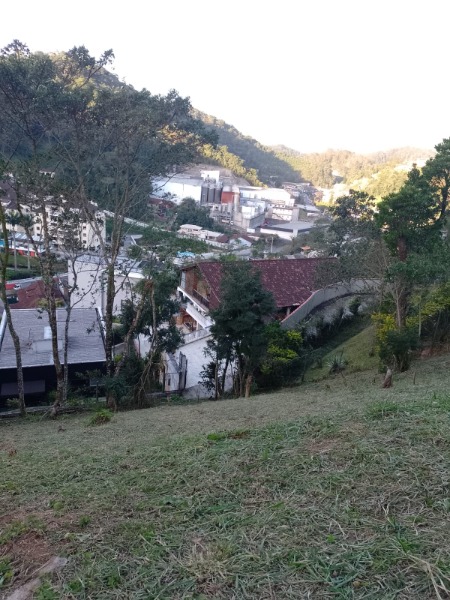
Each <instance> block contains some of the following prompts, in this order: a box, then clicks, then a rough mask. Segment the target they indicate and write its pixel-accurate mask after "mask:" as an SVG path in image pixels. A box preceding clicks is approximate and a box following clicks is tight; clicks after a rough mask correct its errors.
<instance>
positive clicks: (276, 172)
mask: <svg viewBox="0 0 450 600" xmlns="http://www.w3.org/2000/svg"><path fill="white" fill-rule="evenodd" d="M194 116H195V117H196V118H197V119H200V120H201V121H203V123H204V124H205V125H207V126H208V127H210V128H212V129H213V131H214V132H215V133H216V134H217V136H218V140H219V146H218V147H217V148H216V149H215V152H212V150H211V149H209V148H208V149H207V151H206V153H205V157H206V158H210V159H211V160H214V161H216V162H218V164H220V165H222V166H224V167H226V168H228V169H232V170H233V171H234V172H235V173H236V175H239V176H241V177H245V178H246V179H248V180H249V181H250V182H251V183H254V184H255V185H257V181H256V179H257V180H259V181H261V182H262V183H265V184H267V185H275V186H276V185H280V184H281V182H283V181H294V182H299V181H301V175H300V173H299V172H298V171H297V170H296V169H295V167H293V166H292V165H290V164H289V162H288V161H287V160H286V159H285V158H284V157H279V156H277V155H276V153H275V152H274V151H272V150H271V149H270V148H268V147H266V146H263V145H262V144H260V143H259V142H258V141H256V140H255V139H253V138H252V137H249V136H245V135H243V134H242V133H241V132H240V131H238V130H237V129H236V127H233V125H229V124H228V123H225V121H222V120H220V119H217V118H216V117H212V116H211V115H207V114H205V113H202V112H200V111H197V110H195V111H194ZM233 162H234V163H235V164H236V165H238V171H236V170H235V168H234V166H231V165H232V164H233ZM242 169H244V170H243V171H242Z"/></svg>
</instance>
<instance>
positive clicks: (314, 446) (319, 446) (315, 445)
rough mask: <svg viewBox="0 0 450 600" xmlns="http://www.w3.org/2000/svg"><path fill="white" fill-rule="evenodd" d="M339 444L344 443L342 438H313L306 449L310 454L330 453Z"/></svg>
mask: <svg viewBox="0 0 450 600" xmlns="http://www.w3.org/2000/svg"><path fill="white" fill-rule="evenodd" d="M338 445H342V440H337V439H333V438H327V439H326V440H312V441H311V442H309V443H308V444H307V445H306V447H305V449H306V451H307V452H308V453H309V454H328V452H331V451H332V450H334V449H335V448H337V446H338Z"/></svg>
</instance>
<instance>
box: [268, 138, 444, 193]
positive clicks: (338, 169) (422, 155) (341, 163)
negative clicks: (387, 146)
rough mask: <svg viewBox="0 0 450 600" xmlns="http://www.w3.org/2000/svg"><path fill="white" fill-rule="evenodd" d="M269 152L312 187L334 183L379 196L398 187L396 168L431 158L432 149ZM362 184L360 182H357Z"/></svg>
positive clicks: (281, 148) (275, 149)
mask: <svg viewBox="0 0 450 600" xmlns="http://www.w3.org/2000/svg"><path fill="white" fill-rule="evenodd" d="M272 150H273V152H274V153H275V154H276V155H277V157H278V158H279V159H281V160H285V161H286V162H287V163H289V164H290V165H291V167H292V168H293V169H294V170H295V171H296V172H297V173H298V174H300V176H301V177H302V179H304V180H306V181H310V182H311V183H312V184H313V185H315V186H316V187H323V188H329V187H331V186H332V185H333V184H334V183H339V182H342V183H345V184H347V185H351V186H352V187H360V188H364V189H367V191H368V192H369V193H371V194H373V195H374V196H382V195H383V194H385V193H388V192H391V191H393V188H397V189H398V188H399V187H400V186H401V185H402V183H403V182H404V180H405V177H406V175H405V173H404V172H401V171H399V170H398V169H396V167H398V165H403V164H409V163H412V162H415V161H418V160H420V159H428V158H430V157H431V156H433V154H434V152H433V151H432V150H424V149H420V148H397V149H394V150H387V151H384V152H375V153H372V154H357V153H356V152H350V151H349V150H327V151H325V152H321V153H309V154H303V153H301V152H298V151H296V150H293V149H291V148H287V147H286V146H274V147H272ZM364 179H365V180H366V181H361V180H364Z"/></svg>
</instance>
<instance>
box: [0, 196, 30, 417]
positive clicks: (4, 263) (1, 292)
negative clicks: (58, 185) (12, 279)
mask: <svg viewBox="0 0 450 600" xmlns="http://www.w3.org/2000/svg"><path fill="white" fill-rule="evenodd" d="M0 226H1V228H2V232H3V239H4V243H5V246H4V255H3V258H2V259H0V267H1V281H0V297H1V299H2V302H3V305H4V307H5V313H6V322H7V324H8V329H9V332H10V334H11V337H12V340H13V344H14V353H15V355H16V367H17V392H18V395H19V411H20V415H21V416H22V417H25V416H26V414H27V409H26V404H25V391H24V381H23V368H22V353H21V349H20V339H19V336H18V334H17V332H16V330H15V328H14V324H13V322H12V318H11V308H10V306H9V304H8V298H7V297H6V279H7V277H6V270H7V267H8V262H9V242H8V232H7V229H6V219H5V213H4V210H3V206H2V205H1V203H0ZM0 344H1V339H0Z"/></svg>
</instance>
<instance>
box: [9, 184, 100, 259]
mask: <svg viewBox="0 0 450 600" xmlns="http://www.w3.org/2000/svg"><path fill="white" fill-rule="evenodd" d="M0 190H1V192H2V195H1V197H0V200H1V203H2V205H3V209H4V211H5V214H6V215H7V216H8V215H11V214H14V213H15V214H17V213H18V212H19V208H20V212H21V213H22V215H24V216H30V217H32V220H33V221H32V225H31V227H30V233H31V235H32V237H33V241H34V242H35V244H34V245H37V246H38V247H42V241H43V239H44V225H43V221H44V216H43V212H44V211H45V216H46V220H47V223H48V229H49V234H50V236H51V238H52V239H51V244H52V247H54V248H58V249H62V250H64V248H66V247H69V246H70V247H72V246H73V244H74V242H75V243H78V247H79V248H85V249H86V250H88V249H90V250H97V249H99V248H100V247H101V245H102V242H104V241H105V239H106V220H105V215H104V213H103V211H101V210H99V208H98V205H97V204H96V203H95V202H90V203H89V205H88V207H87V209H86V208H84V207H80V206H76V205H74V204H73V203H70V202H68V201H67V200H66V199H64V198H63V197H60V198H54V197H52V196H49V197H47V198H46V199H45V200H44V201H43V202H41V201H39V202H38V201H37V200H36V197H34V196H32V195H31V194H29V195H27V197H26V198H27V199H26V201H24V202H20V205H19V203H18V201H17V194H16V191H15V189H14V188H13V186H12V185H11V184H10V183H8V182H1V183H0ZM94 223H95V225H94ZM7 229H8V231H10V232H11V234H12V239H13V238H14V236H21V237H17V239H16V242H17V241H18V240H19V241H22V243H24V244H26V245H27V246H28V242H27V241H26V238H27V236H26V233H27V232H26V229H25V227H23V226H22V225H20V224H17V225H12V224H10V223H7Z"/></svg>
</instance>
